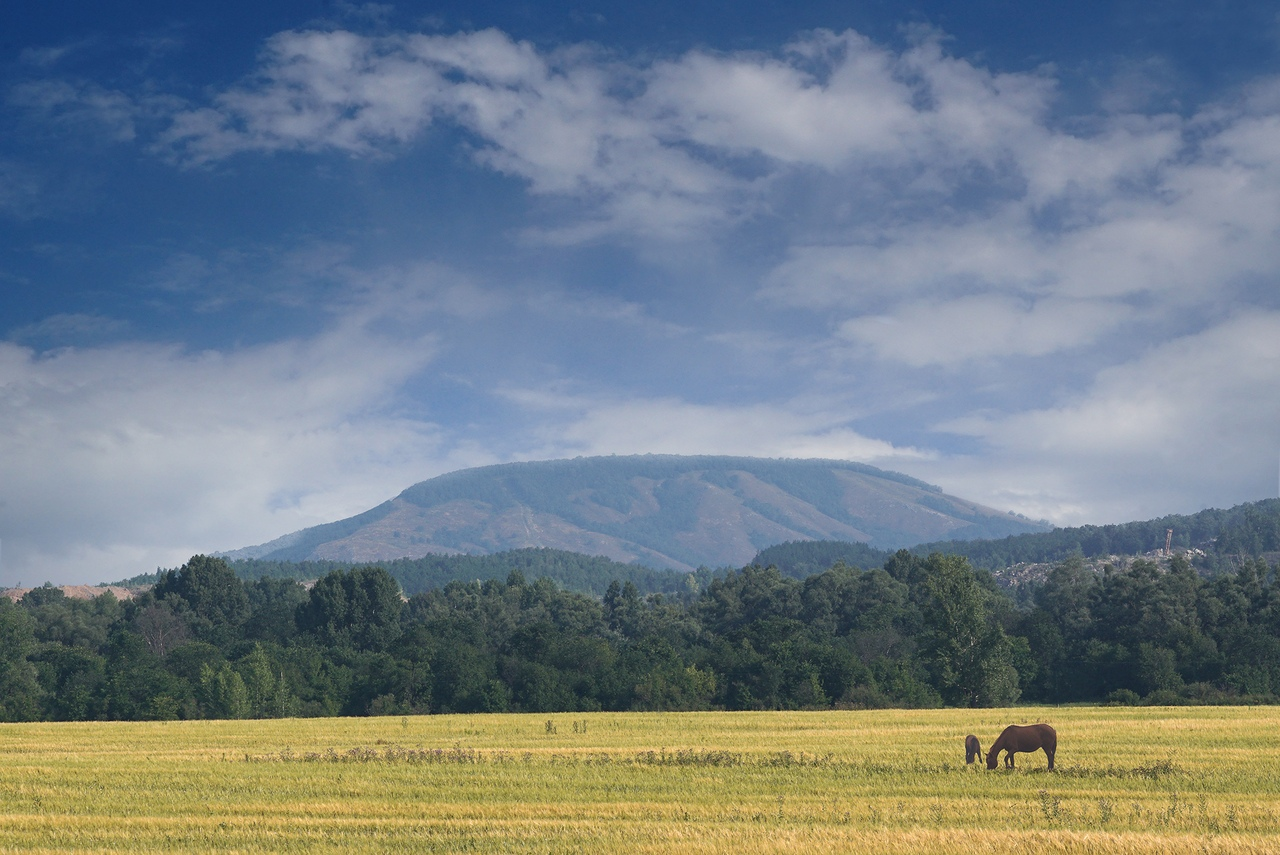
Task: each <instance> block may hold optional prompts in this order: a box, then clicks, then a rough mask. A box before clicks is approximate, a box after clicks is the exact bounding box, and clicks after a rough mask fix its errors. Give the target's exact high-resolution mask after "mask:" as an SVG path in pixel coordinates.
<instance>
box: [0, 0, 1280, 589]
mask: <svg viewBox="0 0 1280 855" xmlns="http://www.w3.org/2000/svg"><path fill="white" fill-rule="evenodd" d="M1278 230H1280V13H1278V12H1277V9H1276V7H1275V4H1274V3H1270V2H1256V3H1251V2H1233V3H1220V2H1207V3H1206V2H1203V0H1201V1H1200V2H1195V3H1191V2H1185V0H1172V2H1125V0H1118V2H1107V3H1094V2H1077V3H1048V4H1031V3H1013V2H1008V0H999V2H997V0H975V2H971V3H963V4H962V3H953V2H941V1H940V0H930V1H929V2H911V0H907V2H892V3H890V2H881V0H869V2H847V0H846V2H840V3H836V2H813V3H798V4H797V3H781V2H760V3H755V4H725V3H719V2H717V3H712V2H706V0H684V2H680V3H674V2H665V0H659V1H658V2H651V3H643V4H616V3H580V2H543V3H537V4H533V3H528V2H517V1H516V0H512V2H504V1H503V0H490V2H468V3H457V2H442V3H432V4H424V3H399V4H363V5H362V4H356V3H347V2H337V3H304V2H277V3H261V2H254V3H248V2H243V0H227V2H222V3H216V4H195V5H191V4H187V5H186V6H175V5H174V4H171V3H158V2H146V0H143V2H137V0H131V2H129V3H123V2H118V0H101V1H100V2H93V3H89V2H66V1H65V0H49V1H48V2H42V3H25V4H8V5H7V6H5V7H4V8H3V9H2V10H0V585H12V584H16V583H17V582H19V581H20V582H22V583H24V584H38V583H40V582H43V581H45V580H50V581H54V582H59V583H64V582H68V583H69V582H82V581H102V580H106V579H116V578H122V577H126V576H131V575H134V574H136V573H140V572H147V571H149V570H152V569H154V568H155V567H156V566H175V565H176V564H178V563H181V562H182V561H183V560H185V559H186V558H187V557H189V556H190V555H192V554H193V553H196V552H208V551H214V550H223V549H233V548H236V547H240V546H245V545H248V544H251V543H259V542H263V541H266V540H269V539H271V538H274V537H276V536H279V535H281V534H284V533H286V532H290V531H294V530H297V529H300V528H303V527H305V526H309V525H314V524H317V523H321V522H327V521H330V520H335V519H339V518H343V517H346V516H350V515H351V514H353V513H357V512H359V511H362V510H365V509H366V508H369V507H371V506H373V505H375V504H377V503H379V502H381V501H383V500H385V499H387V498H389V497H390V496H392V495H395V494H396V493H398V492H399V491H400V490H401V489H403V488H404V487H406V486H408V485H409V484H412V483H414V482H417V481H420V480H423V479H426V478H429V477H431V476H434V475H438V474H441V473H443V472H446V471H450V470H454V469H459V468H464V467H469V466H475V465H482V464H488V463H495V462H503V461H511V460H536V459H547V458H556V457H573V456H577V455H596V454H614V453H617V454H632V453H647V452H654V453H677V454H680V453H688V454H735V455H754V456H765V457H829V458H837V459H845V460H855V461H862V462H866V463H871V464H873V465H875V466H879V467H881V468H885V469H892V470H896V471H901V472H905V473H908V474H910V475H913V476H915V477H918V478H921V479H923V480H925V481H928V482H930V483H933V484H937V485H939V486H941V487H942V488H943V489H945V490H946V491H947V492H949V493H952V494H955V495H959V496H963V497H965V498H968V499H972V500H975V501H979V502H983V503H985V504H988V505H991V506H993V507H996V508H999V509H1001V510H1012V511H1015V512H1018V513H1022V514H1025V515H1027V516H1029V517H1032V518H1042V519H1047V520H1049V521H1051V522H1054V523H1056V524H1060V525H1078V524H1083V523H1109V522H1123V521H1129V520H1136V519H1145V518H1150V517H1154V516H1159V515H1162V514H1166V513H1185V512H1193V511H1196V510H1199V509H1201V508H1204V507H1211V506H1218V507H1225V506H1230V505H1233V504H1238V503H1240V502H1244V501H1252V500H1256V499H1262V498H1267V497H1270V496H1274V495H1276V492H1277V486H1278V485H1277V478H1278V465H1280V276H1278V274H1280V240H1277V238H1278V237H1280V235H1278Z"/></svg>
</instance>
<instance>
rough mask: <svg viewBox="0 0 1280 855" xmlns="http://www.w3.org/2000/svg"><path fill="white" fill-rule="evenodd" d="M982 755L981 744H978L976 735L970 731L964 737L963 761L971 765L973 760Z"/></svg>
mask: <svg viewBox="0 0 1280 855" xmlns="http://www.w3.org/2000/svg"><path fill="white" fill-rule="evenodd" d="M981 756H982V746H981V745H979V744H978V737H976V736H974V735H973V734H972V733H971V734H969V735H968V736H966V737H965V738H964V762H965V764H966V765H972V764H973V761H974V760H977V759H978V758H979V757H981Z"/></svg>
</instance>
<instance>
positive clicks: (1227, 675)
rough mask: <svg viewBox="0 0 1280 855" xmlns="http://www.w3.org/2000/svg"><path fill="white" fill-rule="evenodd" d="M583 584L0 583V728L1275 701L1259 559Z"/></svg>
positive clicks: (936, 560)
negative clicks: (129, 593)
mask: <svg viewBox="0 0 1280 855" xmlns="http://www.w3.org/2000/svg"><path fill="white" fill-rule="evenodd" d="M688 578H689V579H690V581H691V582H692V583H693V584H689V585H687V586H685V588H684V589H683V590H680V591H678V592H674V593H665V594H664V593H655V594H650V595H647V596H646V595H643V594H641V593H640V591H639V590H638V589H637V587H636V585H635V584H634V583H633V582H631V581H625V582H622V581H618V580H614V581H613V582H611V583H610V584H609V585H608V587H607V588H606V589H605V591H604V593H603V595H602V596H592V595H589V594H584V593H578V592H572V591H566V590H564V589H563V588H561V587H560V586H558V585H557V584H556V583H554V582H553V581H551V580H550V579H546V578H541V579H537V580H534V581H530V580H528V579H527V578H526V577H525V576H524V574H523V573H522V572H521V571H519V570H518V569H512V570H510V571H509V572H508V574H507V576H506V578H504V579H487V580H484V581H471V582H463V581H451V582H449V583H448V584H445V585H444V586H443V587H438V588H433V589H430V590H425V591H422V592H418V593H415V594H413V595H412V596H410V597H408V598H407V599H406V598H405V597H404V596H403V595H402V591H401V588H400V585H399V584H398V583H397V582H396V580H395V579H394V578H393V577H392V576H391V574H390V573H388V572H387V570H386V569H384V568H381V567H370V566H360V567H354V568H349V569H332V570H330V571H329V572H327V573H325V574H324V575H323V576H322V577H321V578H320V579H319V580H318V581H316V582H315V584H314V585H313V586H311V587H310V588H309V589H308V588H306V587H304V586H303V585H302V584H300V583H298V582H296V581H294V580H293V579H286V578H277V577H275V576H273V575H270V574H263V575H261V576H260V577H259V578H256V579H252V580H248V581H246V580H244V579H242V578H240V577H239V576H238V575H237V574H236V573H235V571H234V570H233V569H232V567H231V566H230V565H229V564H227V563H226V562H225V561H223V560H221V559H218V558H210V557H206V556H195V557H193V558H192V559H191V560H190V561H189V562H188V563H187V564H185V565H184V566H182V567H181V568H178V569H176V570H170V571H165V572H163V573H161V574H160V575H159V578H158V579H157V581H156V584H155V585H154V586H153V587H152V588H151V589H150V590H149V591H147V592H145V593H143V594H141V595H139V596H138V597H136V598H135V599H133V600H129V601H123V602H122V601H117V600H116V599H115V598H113V597H112V596H110V595H109V594H108V595H103V596H99V597H97V598H95V599H92V600H73V599H69V598H67V597H66V596H64V595H63V593H62V592H61V591H60V590H59V589H56V588H53V587H51V586H46V587H43V588H37V589H34V590H32V591H29V592H28V593H27V594H26V595H25V596H24V597H23V598H22V600H21V601H20V602H19V603H16V604H15V603H12V602H10V601H9V600H7V599H4V598H0V719H3V720H8V721H17V720H82V719H171V718H243V717H275V716H290V715H303V716H326V715H373V714H409V713H428V712H430V713H437V712H439V713H444V712H481V711H505V710H510V711H530V712H533V711H537V712H550V711H585V710H600V709H605V710H685V709H712V708H714V709H735V710H737V709H778V708H829V707H833V706H837V707H845V708H873V707H889V706H904V707H931V706H940V705H957V706H998V705H1005V704H1010V703H1013V702H1015V701H1023V702H1047V703H1060V702H1070V701H1092V702H1099V701H1105V702H1112V703H1139V702H1147V703H1162V704H1163V703H1179V702H1222V703H1230V702H1275V701H1276V700H1277V692H1278V691H1280V585H1278V584H1277V582H1276V579H1275V573H1274V568H1271V567H1269V566H1268V565H1267V564H1266V562H1265V561H1263V560H1261V559H1256V558H1249V559H1243V560H1241V561H1240V562H1239V567H1238V569H1235V570H1234V571H1232V572H1229V573H1218V574H1217V575H1215V576H1212V577H1210V576H1206V575H1202V574H1200V573H1198V572H1197V571H1196V570H1195V568H1193V567H1192V565H1191V563H1190V562H1189V561H1187V560H1186V558H1185V557H1183V556H1174V558H1173V559H1172V560H1171V561H1169V562H1168V568H1167V569H1161V568H1160V567H1158V566H1157V565H1156V564H1155V563H1154V562H1151V561H1147V560H1143V559H1136V560H1133V561H1131V562H1125V563H1123V564H1121V565H1119V566H1110V567H1108V568H1107V569H1106V570H1105V571H1104V572H1101V573H1097V572H1094V571H1093V570H1090V569H1089V568H1087V567H1086V566H1085V565H1084V563H1083V560H1082V559H1081V558H1080V557H1079V556H1075V557H1069V558H1067V559H1065V560H1064V561H1062V562H1061V563H1060V564H1058V565H1057V566H1056V567H1055V568H1054V569H1053V570H1052V571H1051V572H1050V573H1049V574H1048V576H1047V578H1046V579H1045V581H1044V582H1043V583H1042V584H1041V585H1039V586H1038V587H1037V589H1036V590H1035V591H1034V596H1033V597H1032V598H1031V600H1030V601H1029V602H1028V603H1027V604H1026V605H1023V606H1018V605H1015V603H1014V602H1013V601H1012V600H1011V599H1009V598H1008V596H1007V595H1006V594H1005V593H1004V592H1002V591H1001V590H1000V589H999V588H998V587H997V586H996V585H995V583H994V582H993V581H992V577H991V575H990V574H989V573H987V572H986V571H983V570H975V569H974V568H973V567H972V566H971V565H970V563H969V562H968V560H967V559H965V558H964V557H961V556H956V555H947V554H944V553H933V554H930V555H928V556H920V555H916V554H914V553H911V552H907V551H900V552H897V553H895V554H893V555H892V556H890V557H889V558H888V559H887V560H886V561H885V562H884V563H883V565H882V566H878V567H872V568H870V569H859V568H856V567H851V566H848V565H845V564H837V565H835V566H833V567H829V568H827V569H825V570H823V571H822V572H819V573H815V574H813V575H810V576H808V577H806V578H804V579H793V578H790V577H788V576H784V575H783V574H782V573H780V572H779V571H778V570H777V569H776V568H773V567H760V566H755V565H753V566H749V567H745V568H743V569H741V570H734V571H727V572H723V573H717V574H707V575H703V576H700V577H688Z"/></svg>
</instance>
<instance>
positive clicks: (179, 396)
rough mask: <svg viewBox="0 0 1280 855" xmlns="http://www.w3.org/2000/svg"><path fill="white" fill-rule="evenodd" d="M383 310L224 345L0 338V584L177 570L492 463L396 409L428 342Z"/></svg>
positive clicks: (430, 354)
mask: <svg viewBox="0 0 1280 855" xmlns="http://www.w3.org/2000/svg"><path fill="white" fill-rule="evenodd" d="M382 319H383V313H381V312H378V311H376V309H373V308H371V309H368V310H366V311H365V312H363V313H360V312H349V313H348V315H347V317H346V319H345V320H343V321H341V322H338V323H336V324H334V325H333V326H332V327H331V328H330V329H329V330H328V331H327V332H324V333H322V334H320V335H317V336H314V337H312V338H309V339H296V340H287V341H281V342H278V343H275V344H270V345H263V346H257V347H246V348H240V349H233V350H229V351H225V352H212V351H211V352H203V353H190V352H187V351H185V350H183V349H182V348H180V347H176V346H158V345H142V344H121V345H114V346H103V347H95V348H84V349H65V350H59V351H52V352H48V353H36V352H34V351H32V350H31V349H29V348H26V347H21V346H18V345H15V344H12V343H0V435H3V436H4V437H5V442H4V443H3V445H0V472H3V473H4V478H3V479H2V480H0V537H2V538H3V545H4V567H5V574H6V577H7V578H6V579H5V581H6V582H11V581H12V580H13V577H14V576H15V575H16V576H18V577H20V578H22V579H23V580H24V581H36V582H39V581H43V580H44V579H45V578H48V579H57V580H61V581H67V580H72V579H74V580H76V581H87V582H95V581H103V580H106V579H110V578H121V577H124V576H130V575H134V574H136V573H139V572H144V571H146V570H149V569H151V568H154V567H155V566H157V565H165V566H173V565H175V564H176V563H179V562H181V561H183V560H185V559H186V558H188V557H190V556H191V555H192V554H194V553H196V552H207V551H214V550H217V549H227V548H234V547H238V546H244V545H247V544H249V543H255V542H259V541H264V540H268V539H270V538H272V537H276V536H278V535H280V534H283V533H285V532H288V531H293V530H296V529H298V528H301V527H304V526H306V525H313V524H317V523H320V522H328V521H331V520H333V519H338V518H342V517H345V516H348V515H350V514H352V513H357V512H359V511H362V510H365V509H367V508H368V507H371V506H373V505H374V504H377V503H378V502H381V501H383V500H385V499H386V498H388V497H389V496H391V495H394V493H396V492H398V491H399V490H400V489H403V488H404V487H405V486H407V485H408V484H409V483H412V482H413V481H416V480H419V479H420V478H422V477H427V476H429V475H433V474H439V473H440V472H443V471H447V470H449V469H452V468H457V467H459V466H465V465H472V464H475V463H483V462H491V461H492V459H493V458H492V457H491V456H488V455H485V454H484V453H483V452H479V453H477V452H476V451H475V450H474V449H469V448H467V447H465V446H461V445H459V444H457V443H455V442H453V441H451V440H449V439H448V438H447V437H446V436H445V432H444V431H443V430H442V429H440V428H439V427H438V426H436V425H434V424H432V423H430V422H424V421H417V420H411V419H408V418H404V417H400V416H397V415H396V414H395V410H396V408H395V406H394V395H395V394H396V392H397V391H398V389H399V387H400V386H402V385H403V384H404V383H405V382H406V381H407V380H408V379H409V378H411V377H413V376H414V375H416V374H417V373H419V372H420V371H422V370H423V369H424V367H425V366H427V365H428V364H429V363H430V361H431V360H432V359H433V358H434V354H435V350H436V347H435V345H434V343H433V340H432V338H431V337H430V336H424V335H422V334H419V335H418V336H417V337H414V338H410V337H406V335H404V333H403V331H400V332H399V333H397V334H395V335H388V334H386V333H384V332H380V331H379V329H380V328H381V327H382ZM86 561H88V562H89V563H85V562H86ZM37 576H38V577H40V578H39V579H37V578H36V577H37Z"/></svg>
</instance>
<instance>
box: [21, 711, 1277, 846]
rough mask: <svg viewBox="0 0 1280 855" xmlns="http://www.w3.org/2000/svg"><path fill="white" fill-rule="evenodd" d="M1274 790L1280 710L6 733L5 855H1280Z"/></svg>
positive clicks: (601, 716) (716, 716) (485, 718)
mask: <svg viewBox="0 0 1280 855" xmlns="http://www.w3.org/2000/svg"><path fill="white" fill-rule="evenodd" d="M1034 721H1047V722H1049V723H1050V724H1052V725H1053V726H1054V727H1055V728H1057V730H1058V753H1057V760H1056V765H1057V770H1056V771H1055V772H1048V771H1047V770H1046V769H1045V757H1044V754H1043V753H1036V754H1019V755H1018V758H1017V766H1018V768H1017V769H1016V770H1014V771H1013V772H1007V771H1005V770H1003V769H1001V770H999V771H994V772H988V771H986V770H985V767H984V766H983V764H979V765H978V766H974V767H966V766H965V765H964V747H963V738H964V735H965V734H966V733H975V734H977V735H978V737H979V738H980V739H981V740H982V743H983V747H984V748H986V747H987V746H989V745H990V744H991V742H992V741H993V740H994V739H995V737H996V736H997V735H998V734H999V732H1000V730H1001V729H1002V728H1003V727H1004V725H1006V724H1020V723H1029V722H1034ZM1277 770H1280V708H1276V707H1252V708H1244V707H1232V708H1210V707H1196V708H1188V707H1180V708H1120V707H1105V708H1099V707H1064V708H1018V709H1005V710H930V711H903V710H886V711H866V712H846V711H834V712H832V711H828V712H781V713H589V714H583V713H578V714H569V713H564V714H554V715H546V714H543V715H457V716H430V717H413V718H400V717H388V718H362V719H288V720H274V721H225V722H210V721H192V722H154V723H117V722H110V723H104V722H93V723H73V724H5V725H0V852H13V851H23V852H31V851H35V852H68V851H74V852H85V853H88V852H174V851H198V852H338V851H343V852H346V851H363V852H406V851H408V852H494V853H497V852H592V853H595V852H606V853H607V852H626V853H628V855H640V853H649V852H675V851H690V852H723V853H741V852H861V853H878V852H886V853H897V852H901V853H908V852H973V853H1006V852H1017V853H1040V852H1062V853H1074V852H1097V853H1103V852H1106V853H1160V855H1172V853H1182V852H1187V853H1191V852H1195V853H1202V852H1209V853H1255V852H1256V853H1263V852H1280V776H1278V775H1277Z"/></svg>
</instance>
